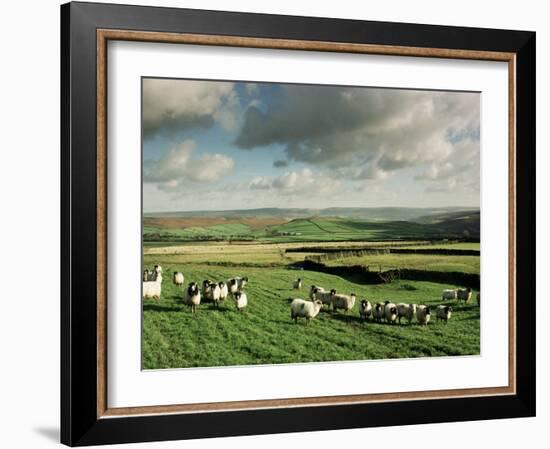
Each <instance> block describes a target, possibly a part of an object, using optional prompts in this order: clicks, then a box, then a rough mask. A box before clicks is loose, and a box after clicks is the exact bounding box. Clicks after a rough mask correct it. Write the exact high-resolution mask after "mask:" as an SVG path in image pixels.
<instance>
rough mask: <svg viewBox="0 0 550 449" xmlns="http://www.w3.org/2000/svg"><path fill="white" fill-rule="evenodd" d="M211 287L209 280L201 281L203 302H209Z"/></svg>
mask: <svg viewBox="0 0 550 449" xmlns="http://www.w3.org/2000/svg"><path fill="white" fill-rule="evenodd" d="M211 285H212V281H211V280H210V279H205V280H204V281H202V299H203V301H204V302H209V301H211V299H210V298H211V295H210V293H211V289H212V287H211Z"/></svg>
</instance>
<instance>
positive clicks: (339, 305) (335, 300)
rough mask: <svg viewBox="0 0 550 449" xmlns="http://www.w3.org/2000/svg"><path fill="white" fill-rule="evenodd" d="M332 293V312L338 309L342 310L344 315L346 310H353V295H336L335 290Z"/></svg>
mask: <svg viewBox="0 0 550 449" xmlns="http://www.w3.org/2000/svg"><path fill="white" fill-rule="evenodd" d="M333 291H334V293H333V294H332V310H334V311H335V312H336V311H337V310H338V309H342V310H343V311H344V313H345V312H347V311H348V310H351V309H353V306H354V305H355V293H352V294H351V295H349V296H348V295H343V294H341V293H336V290H333Z"/></svg>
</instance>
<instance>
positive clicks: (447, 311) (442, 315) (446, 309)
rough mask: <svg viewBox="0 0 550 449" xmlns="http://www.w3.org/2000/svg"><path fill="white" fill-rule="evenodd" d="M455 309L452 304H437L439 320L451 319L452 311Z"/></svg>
mask: <svg viewBox="0 0 550 449" xmlns="http://www.w3.org/2000/svg"><path fill="white" fill-rule="evenodd" d="M452 311H453V308H452V307H451V306H437V309H435V316H436V318H437V321H440V320H442V321H445V323H447V321H449V320H450V319H451V312H452Z"/></svg>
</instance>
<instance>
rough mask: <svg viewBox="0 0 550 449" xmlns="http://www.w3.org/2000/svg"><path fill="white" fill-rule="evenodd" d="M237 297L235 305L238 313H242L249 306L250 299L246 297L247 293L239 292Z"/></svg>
mask: <svg viewBox="0 0 550 449" xmlns="http://www.w3.org/2000/svg"><path fill="white" fill-rule="evenodd" d="M234 297H235V305H236V306H237V312H242V311H243V310H244V308H245V307H246V306H247V305H248V298H247V297H246V293H245V292H242V291H238V292H237V293H235V295H234Z"/></svg>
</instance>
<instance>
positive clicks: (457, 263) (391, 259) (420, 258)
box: [324, 254, 479, 274]
mask: <svg viewBox="0 0 550 449" xmlns="http://www.w3.org/2000/svg"><path fill="white" fill-rule="evenodd" d="M324 263H325V264H326V265H332V266H336V265H347V266H349V265H368V266H369V267H370V269H371V270H373V271H377V270H379V269H380V267H381V268H382V270H381V271H386V270H391V269H393V268H413V269H417V270H430V271H455V272H462V273H477V274H479V256H454V255H452V256H448V255H434V254H375V255H368V256H360V257H344V258H341V259H332V260H328V261H325V262H324Z"/></svg>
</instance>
